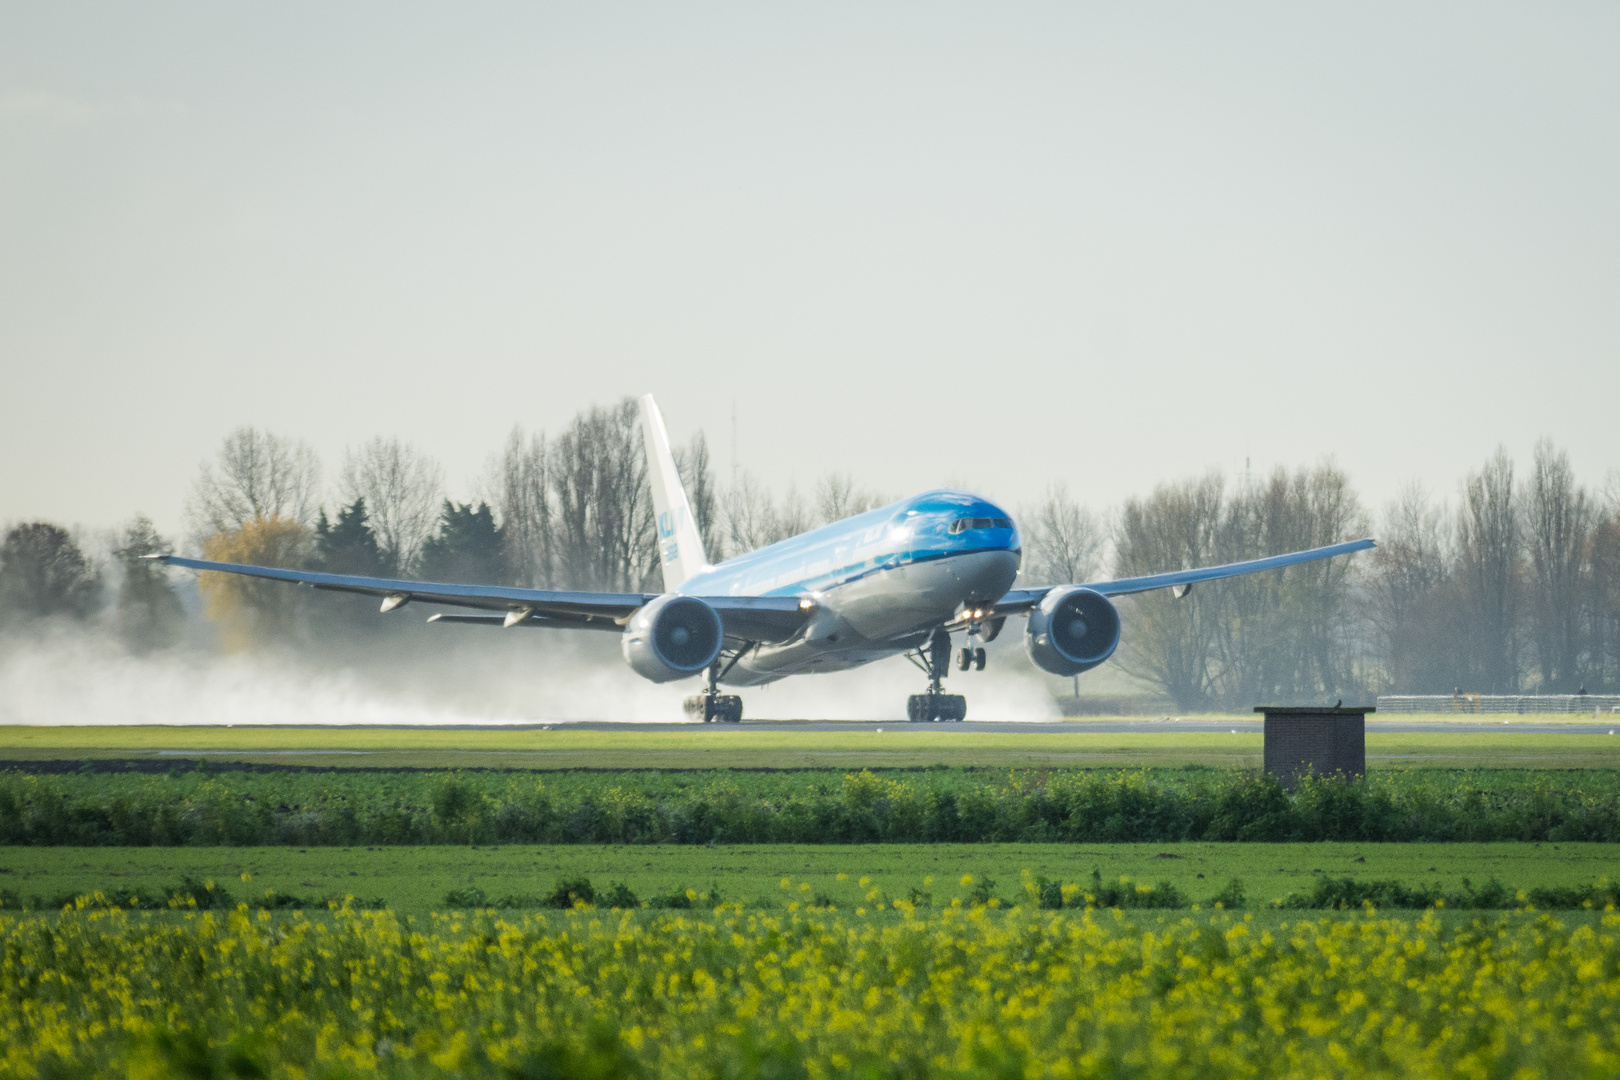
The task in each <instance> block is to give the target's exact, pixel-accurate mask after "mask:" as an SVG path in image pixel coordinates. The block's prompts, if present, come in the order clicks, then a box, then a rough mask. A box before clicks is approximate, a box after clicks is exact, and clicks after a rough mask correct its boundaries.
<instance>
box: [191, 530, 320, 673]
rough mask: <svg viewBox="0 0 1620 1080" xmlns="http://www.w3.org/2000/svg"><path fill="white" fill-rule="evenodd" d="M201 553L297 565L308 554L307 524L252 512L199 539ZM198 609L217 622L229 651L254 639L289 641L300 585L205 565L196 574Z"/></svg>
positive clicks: (257, 642) (256, 642) (260, 642)
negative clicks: (200, 597) (236, 523)
mask: <svg viewBox="0 0 1620 1080" xmlns="http://www.w3.org/2000/svg"><path fill="white" fill-rule="evenodd" d="M202 550H203V558H205V559H208V560H210V561H213V562H234V563H251V564H253V565H256V566H279V567H285V568H287V569H298V568H299V567H302V566H303V565H305V563H306V562H307V561H308V559H309V554H310V530H309V528H308V527H307V526H306V525H304V524H303V523H301V522H298V521H293V520H291V519H290V518H282V517H270V518H253V519H251V520H249V521H248V522H247V523H246V524H245V525H243V526H242V527H241V528H239V529H231V530H228V531H222V532H217V533H215V534H214V535H213V536H210V537H209V538H208V539H207V540H206V541H204V542H203V549H202ZM197 588H198V590H199V591H200V592H201V593H202V595H203V609H204V611H205V612H206V614H207V615H208V618H209V619H210V620H212V621H213V622H214V623H215V625H216V626H218V627H219V632H220V638H221V642H222V644H223V645H224V647H225V648H226V650H227V651H230V652H243V651H245V650H247V649H249V648H252V647H254V646H255V645H264V644H270V643H273V642H288V641H291V640H292V639H293V637H294V636H295V634H296V632H297V629H298V614H299V610H300V607H301V603H302V597H303V590H302V589H294V588H291V587H289V586H288V585H287V584H286V583H284V582H280V581H268V580H265V579H262V578H252V577H246V576H243V575H241V574H224V573H219V572H217V571H210V570H204V571H202V572H201V573H199V574H198V575H197Z"/></svg>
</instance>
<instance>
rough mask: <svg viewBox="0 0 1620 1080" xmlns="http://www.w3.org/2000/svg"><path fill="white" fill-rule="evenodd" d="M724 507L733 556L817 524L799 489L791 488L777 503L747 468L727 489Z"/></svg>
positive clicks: (783, 538) (806, 529)
mask: <svg viewBox="0 0 1620 1080" xmlns="http://www.w3.org/2000/svg"><path fill="white" fill-rule="evenodd" d="M721 509H722V511H723V512H724V515H725V524H726V532H725V536H726V550H727V554H728V555H731V556H735V555H742V554H745V553H747V552H750V551H757V550H759V549H760V548H762V547H765V546H767V545H769V544H774V543H776V542H778V541H780V540H786V539H787V538H788V537H790V536H797V535H799V534H800V533H802V532H807V531H808V530H810V529H813V528H815V526H816V521H815V519H814V518H813V517H812V516H811V513H810V508H809V507H808V506H806V505H805V502H804V497H803V496H801V495H800V494H799V489H798V488H796V487H790V488H788V491H787V494H786V495H785V496H784V497H783V498H782V501H781V502H780V503H777V502H776V501H775V500H773V499H772V498H771V495H770V492H768V491H766V490H765V488H764V486H763V485H761V484H760V483H759V481H758V480H757V479H755V478H754V476H753V474H751V473H749V472H748V471H746V470H744V471H743V472H741V473H739V474H738V476H737V479H736V480H735V481H734V482H733V483H732V485H731V486H730V487H729V488H727V489H726V492H725V494H724V496H722V498H721Z"/></svg>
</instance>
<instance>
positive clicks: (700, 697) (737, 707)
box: [686, 694, 742, 724]
mask: <svg viewBox="0 0 1620 1080" xmlns="http://www.w3.org/2000/svg"><path fill="white" fill-rule="evenodd" d="M686 715H687V716H690V717H691V718H692V719H693V720H701V721H703V722H704V723H705V724H715V723H719V724H737V723H741V722H742V698H740V697H738V696H737V695H736V694H693V695H692V696H691V697H689V698H687V699H686Z"/></svg>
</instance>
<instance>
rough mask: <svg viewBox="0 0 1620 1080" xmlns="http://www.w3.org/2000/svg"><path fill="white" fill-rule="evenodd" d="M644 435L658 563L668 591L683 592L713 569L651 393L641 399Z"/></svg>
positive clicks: (661, 417)
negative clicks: (694, 578) (698, 576)
mask: <svg viewBox="0 0 1620 1080" xmlns="http://www.w3.org/2000/svg"><path fill="white" fill-rule="evenodd" d="M641 435H642V438H643V440H645V442H646V444H647V479H648V481H649V482H650V483H651V485H652V497H653V512H654V513H656V514H657V515H658V518H657V525H658V562H659V565H661V566H662V567H663V568H664V588H665V589H666V590H668V591H670V592H674V591H675V590H676V589H679V588H680V587H681V586H682V585H683V584H684V583H685V582H686V581H687V579H688V578H690V577H692V576H693V575H694V574H698V573H701V572H702V571H704V570H707V569H708V568H709V559H708V556H706V555H705V554H704V553H703V538H702V536H700V535H699V534H698V527H697V521H696V519H694V518H693V517H692V507H691V505H690V504H689V503H688V502H687V501H686V489H685V488H683V487H681V474H680V470H678V469H676V468H675V455H673V454H672V453H670V450H669V434H668V433H667V432H666V431H665V430H664V418H663V416H662V415H660V414H659V412H658V405H657V403H656V402H654V401H653V398H652V395H651V394H643V395H642V397H641Z"/></svg>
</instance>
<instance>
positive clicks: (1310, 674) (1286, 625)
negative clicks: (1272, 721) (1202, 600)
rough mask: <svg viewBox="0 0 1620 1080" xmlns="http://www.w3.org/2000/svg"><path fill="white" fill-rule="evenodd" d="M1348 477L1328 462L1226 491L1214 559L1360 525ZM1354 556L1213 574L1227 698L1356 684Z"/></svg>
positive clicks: (1263, 551) (1347, 532)
mask: <svg viewBox="0 0 1620 1080" xmlns="http://www.w3.org/2000/svg"><path fill="white" fill-rule="evenodd" d="M1366 530H1367V525H1366V522H1365V518H1364V516H1363V514H1362V512H1361V509H1360V505H1359V502H1358V501H1357V499H1356V496H1355V493H1354V492H1353V491H1352V490H1351V488H1350V481H1349V478H1348V477H1347V476H1345V474H1344V473H1343V472H1342V471H1341V470H1339V469H1338V468H1337V467H1336V466H1334V465H1332V464H1331V463H1324V464H1322V465H1320V466H1318V467H1316V468H1314V469H1299V470H1296V471H1295V472H1294V473H1292V474H1290V473H1288V472H1287V471H1286V470H1284V469H1281V468H1279V469H1277V470H1276V471H1275V472H1274V473H1272V475H1271V477H1270V478H1269V479H1268V480H1266V481H1264V482H1262V483H1260V484H1256V485H1253V486H1246V487H1244V488H1243V489H1241V490H1240V491H1239V492H1238V493H1237V494H1236V496H1235V497H1233V498H1231V499H1229V500H1228V501H1227V505H1226V511H1225V514H1224V516H1223V522H1222V525H1221V528H1220V530H1219V531H1218V533H1217V545H1216V551H1215V553H1214V558H1213V560H1212V561H1213V562H1217V563H1228V562H1241V561H1244V560H1248V559H1256V558H1262V557H1264V556H1267V555H1280V554H1284V553H1286V552H1289V551H1299V550H1302V549H1305V548H1312V547H1321V546H1323V545H1326V544H1331V543H1334V542H1336V541H1339V540H1346V539H1349V538H1351V537H1352V536H1358V535H1365V533H1366ZM1355 567H1356V563H1355V562H1354V560H1353V559H1345V558H1340V559H1322V560H1317V561H1313V562H1307V563H1301V564H1298V565H1296V566H1291V567H1288V568H1286V569H1283V570H1272V571H1266V572H1265V573H1261V574H1251V575H1245V576H1243V577H1240V578H1236V579H1233V580H1230V581H1224V582H1220V583H1218V584H1214V583H1212V584H1211V585H1210V586H1207V587H1201V589H1200V591H1201V592H1202V593H1203V594H1204V595H1205V596H1206V597H1208V598H1209V599H1210V600H1211V601H1213V602H1214V603H1215V604H1216V605H1217V606H1218V608H1219V611H1218V613H1216V614H1217V618H1215V620H1214V625H1215V629H1216V636H1215V647H1216V655H1217V657H1218V658H1219V679H1218V684H1219V686H1220V696H1221V698H1222V700H1224V701H1225V702H1227V703H1228V704H1231V705H1245V704H1257V703H1260V702H1262V701H1274V702H1283V701H1287V700H1290V699H1295V698H1303V697H1317V696H1333V695H1335V694H1337V695H1340V696H1343V695H1346V694H1353V693H1355V692H1356V688H1357V685H1358V680H1357V675H1356V671H1355V665H1354V658H1355V648H1354V646H1355V642H1356V631H1357V629H1358V628H1357V627H1356V625H1355V622H1356V620H1355V609H1354V607H1353V605H1352V604H1351V602H1350V600H1351V595H1350V582H1351V575H1352V573H1353V572H1354V569H1355Z"/></svg>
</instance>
